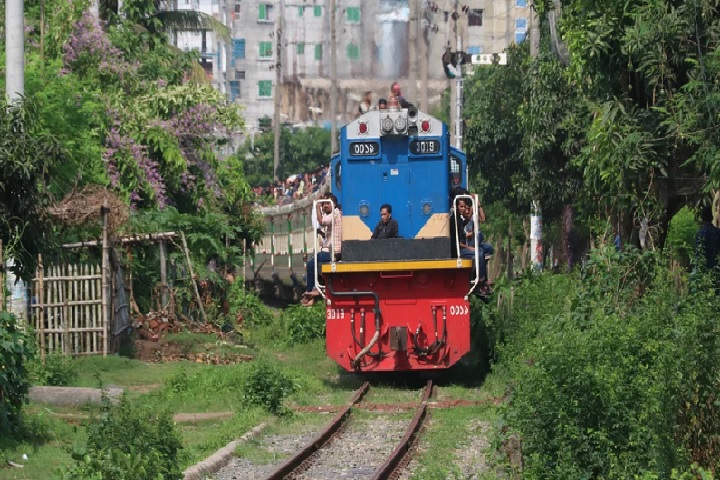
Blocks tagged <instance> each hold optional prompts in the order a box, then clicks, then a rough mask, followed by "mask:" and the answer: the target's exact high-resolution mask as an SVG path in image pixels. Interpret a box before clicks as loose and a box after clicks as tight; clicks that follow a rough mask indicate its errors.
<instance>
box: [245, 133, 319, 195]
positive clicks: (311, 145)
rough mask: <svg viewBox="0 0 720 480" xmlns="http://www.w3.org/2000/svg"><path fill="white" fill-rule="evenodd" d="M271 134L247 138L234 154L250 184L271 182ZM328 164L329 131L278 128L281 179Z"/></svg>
mask: <svg viewBox="0 0 720 480" xmlns="http://www.w3.org/2000/svg"><path fill="white" fill-rule="evenodd" d="M274 138H275V136H274V133H273V132H265V133H261V134H259V135H256V136H255V137H254V138H248V139H247V140H246V141H245V145H243V146H242V147H241V148H240V149H238V153H237V156H238V158H240V159H242V163H243V166H244V171H245V177H246V178H247V180H248V182H249V183H250V185H267V184H269V183H272V181H273V148H274ZM328 163H330V132H329V131H327V130H325V129H322V128H319V127H307V128H302V129H298V130H296V131H293V130H290V129H289V128H282V129H281V131H280V166H279V168H278V176H279V177H280V178H281V179H282V178H285V177H287V176H289V175H293V174H296V173H305V172H311V171H313V170H316V169H318V168H319V167H321V166H323V165H327V164H328Z"/></svg>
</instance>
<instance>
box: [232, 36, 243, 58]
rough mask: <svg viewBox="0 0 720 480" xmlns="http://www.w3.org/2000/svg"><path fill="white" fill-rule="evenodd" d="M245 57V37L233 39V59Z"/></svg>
mask: <svg viewBox="0 0 720 480" xmlns="http://www.w3.org/2000/svg"><path fill="white" fill-rule="evenodd" d="M244 58H245V39H244V38H234V39H233V60H242V59H244Z"/></svg>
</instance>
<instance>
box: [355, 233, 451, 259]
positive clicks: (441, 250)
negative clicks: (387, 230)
mask: <svg viewBox="0 0 720 480" xmlns="http://www.w3.org/2000/svg"><path fill="white" fill-rule="evenodd" d="M448 258H450V239H449V238H422V239H417V240H416V239H411V238H388V239H385V240H345V241H343V243H342V260H343V262H382V261H390V260H446V259H448Z"/></svg>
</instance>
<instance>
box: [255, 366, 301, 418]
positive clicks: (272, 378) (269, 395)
mask: <svg viewBox="0 0 720 480" xmlns="http://www.w3.org/2000/svg"><path fill="white" fill-rule="evenodd" d="M294 391H295V384H294V383H293V381H292V379H291V378H290V377H289V376H288V375H287V374H285V373H284V372H283V371H282V370H281V369H280V368H279V367H278V366H277V365H275V364H271V363H269V362H267V361H264V360H258V361H256V362H254V363H253V364H252V365H251V367H250V372H249V374H248V376H247V378H246V379H245V381H244V382H243V385H242V392H243V394H242V395H243V396H242V399H243V402H245V403H246V404H248V405H257V406H260V407H263V408H265V409H266V410H267V411H269V412H270V413H274V414H276V415H284V414H288V413H289V411H288V410H287V409H285V408H284V407H283V404H282V403H283V400H285V398H286V397H287V396H288V395H290V394H291V393H293V392H294Z"/></svg>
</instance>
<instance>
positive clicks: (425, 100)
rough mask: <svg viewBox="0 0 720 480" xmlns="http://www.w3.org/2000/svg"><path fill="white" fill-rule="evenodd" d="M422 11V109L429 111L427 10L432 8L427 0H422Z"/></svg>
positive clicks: (420, 39) (420, 51)
mask: <svg viewBox="0 0 720 480" xmlns="http://www.w3.org/2000/svg"><path fill="white" fill-rule="evenodd" d="M422 5H423V8H422V12H421V17H422V20H421V21H420V38H419V39H418V40H419V45H420V48H419V49H418V50H419V53H418V54H419V56H420V84H421V86H420V100H419V103H420V111H422V112H427V111H428V44H427V36H428V32H429V28H430V26H429V25H428V24H427V23H428V22H427V20H426V12H427V9H428V8H430V5H429V3H428V1H427V0H422Z"/></svg>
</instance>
